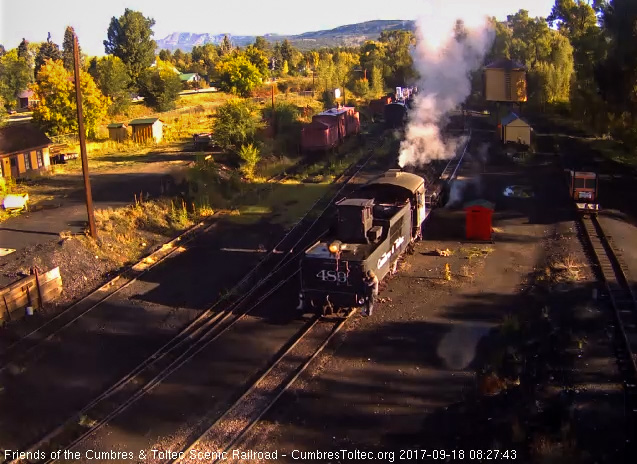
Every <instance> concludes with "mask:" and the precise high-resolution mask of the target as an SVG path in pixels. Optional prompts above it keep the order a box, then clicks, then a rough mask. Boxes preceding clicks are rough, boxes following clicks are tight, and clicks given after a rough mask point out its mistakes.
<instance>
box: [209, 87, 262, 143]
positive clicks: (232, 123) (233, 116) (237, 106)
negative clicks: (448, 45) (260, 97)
mask: <svg viewBox="0 0 637 464" xmlns="http://www.w3.org/2000/svg"><path fill="white" fill-rule="evenodd" d="M261 127H263V123H262V122H261V118H260V116H259V112H258V111H257V108H256V106H255V105H254V104H253V103H252V102H250V101H248V100H239V99H234V100H230V101H228V102H227V103H225V104H223V105H221V106H219V107H218V108H217V113H216V115H215V119H214V123H213V126H212V130H213V133H214V135H213V137H214V139H215V141H216V142H217V143H218V144H219V146H221V147H222V148H223V149H225V150H230V149H239V148H240V147H241V146H243V145H247V144H249V143H253V142H254V139H255V136H256V133H257V130H258V129H259V128H261Z"/></svg>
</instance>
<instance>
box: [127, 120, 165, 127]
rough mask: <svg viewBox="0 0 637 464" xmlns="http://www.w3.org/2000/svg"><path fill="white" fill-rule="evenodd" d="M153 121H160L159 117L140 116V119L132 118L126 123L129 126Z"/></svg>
mask: <svg viewBox="0 0 637 464" xmlns="http://www.w3.org/2000/svg"><path fill="white" fill-rule="evenodd" d="M155 121H161V119H159V118H142V119H133V120H132V121H131V122H129V123H128V125H129V126H136V125H138V124H153V123H154V122H155Z"/></svg>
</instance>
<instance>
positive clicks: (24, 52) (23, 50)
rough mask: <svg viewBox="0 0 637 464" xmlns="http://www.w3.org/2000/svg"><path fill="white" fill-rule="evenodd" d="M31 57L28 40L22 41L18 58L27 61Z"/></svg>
mask: <svg viewBox="0 0 637 464" xmlns="http://www.w3.org/2000/svg"><path fill="white" fill-rule="evenodd" d="M28 55H29V42H28V41H27V39H24V38H23V39H22V42H20V45H18V58H22V59H24V60H26V59H27V57H28Z"/></svg>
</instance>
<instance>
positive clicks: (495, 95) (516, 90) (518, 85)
mask: <svg viewBox="0 0 637 464" xmlns="http://www.w3.org/2000/svg"><path fill="white" fill-rule="evenodd" d="M484 97H485V99H486V100H487V101H493V102H512V103H521V102H525V101H526V99H527V94H526V68H525V67H524V66H523V65H521V64H520V63H516V62H515V61H512V60H508V59H499V60H495V61H493V62H491V63H489V64H488V65H487V66H485V68H484Z"/></svg>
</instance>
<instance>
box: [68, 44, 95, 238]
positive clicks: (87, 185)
mask: <svg viewBox="0 0 637 464" xmlns="http://www.w3.org/2000/svg"><path fill="white" fill-rule="evenodd" d="M73 64H74V66H73V67H74V71H75V100H76V101H77V128H78V131H79V137H80V153H81V155H82V174H83V175H84V193H85V194H86V212H87V213H88V228H89V231H90V234H91V237H92V238H93V239H96V238H97V228H96V227H95V214H94V211H93V196H92V195H91V180H90V179H89V176H88V157H87V156H86V133H85V132H84V116H83V114H82V91H81V89H80V52H79V47H78V45H77V34H73Z"/></svg>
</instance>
